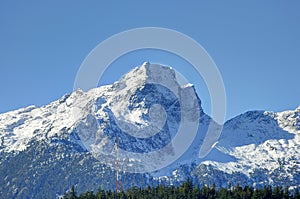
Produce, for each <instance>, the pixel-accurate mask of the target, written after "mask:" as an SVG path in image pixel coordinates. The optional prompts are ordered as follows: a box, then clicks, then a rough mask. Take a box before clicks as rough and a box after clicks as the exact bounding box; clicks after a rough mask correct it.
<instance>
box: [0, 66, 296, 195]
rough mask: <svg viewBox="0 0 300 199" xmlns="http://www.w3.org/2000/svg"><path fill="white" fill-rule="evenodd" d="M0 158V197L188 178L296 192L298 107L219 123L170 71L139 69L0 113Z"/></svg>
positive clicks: (191, 89) (175, 181) (248, 114)
mask: <svg viewBox="0 0 300 199" xmlns="http://www.w3.org/2000/svg"><path fill="white" fill-rule="evenodd" d="M210 128H211V129H215V131H216V132H218V131H221V135H220V136H219V135H218V133H217V135H214V134H213V133H211V132H210V131H209V129H210ZM201 150H206V152H207V155H205V156H201V155H199V154H200V152H201ZM0 157H1V159H0V179H2V180H1V181H0V196H1V197H3V198H43V197H46V198H54V197H59V196H61V195H62V194H63V193H64V192H66V191H68V190H69V189H70V187H71V186H72V185H75V186H76V187H77V190H78V192H83V191H86V190H91V189H93V190H97V188H99V187H101V188H102V189H115V183H116V176H117V173H118V176H119V181H120V182H119V183H120V186H121V187H122V188H123V189H126V188H129V187H131V186H141V187H145V186H148V185H150V186H156V185H158V184H165V185H179V184H181V183H182V182H183V181H185V180H186V179H187V178H190V179H192V180H193V181H194V182H195V183H198V184H199V185H200V186H202V185H206V184H207V185H212V184H215V185H216V186H217V187H228V186H230V185H234V184H240V185H250V186H254V187H262V186H265V185H272V186H273V185H274V186H275V185H282V186H290V187H297V186H299V185H300V107H298V108H297V109H295V110H290V111H284V112H279V113H276V112H271V111H249V112H246V113H243V114H241V115H239V116H237V117H235V118H232V119H230V120H229V121H227V122H225V123H224V124H217V123H216V122H215V121H214V120H213V119H212V118H211V117H210V116H208V115H207V114H206V113H205V111H204V110H203V109H202V107H201V100H200V98H199V97H198V95H197V93H196V91H195V88H194V86H193V85H192V84H187V85H182V86H181V85H180V84H179V83H178V82H177V80H176V75H175V71H174V70H173V69H172V68H171V67H167V66H162V65H158V64H150V63H144V64H143V65H141V66H139V67H136V68H134V69H133V70H131V71H130V72H129V73H127V74H126V75H124V76H123V77H122V78H121V79H120V80H119V81H117V82H115V83H113V84H111V85H106V86H101V87H98V88H94V89H91V90H89V91H87V92H84V91H82V90H76V91H74V92H72V93H70V94H66V95H64V96H63V97H61V98H60V99H58V100H56V101H54V102H52V103H50V104H48V105H45V106H42V107H36V106H29V107H26V108H21V109H18V110H15V111H11V112H7V113H3V114H1V115H0ZM116 162H118V164H116Z"/></svg>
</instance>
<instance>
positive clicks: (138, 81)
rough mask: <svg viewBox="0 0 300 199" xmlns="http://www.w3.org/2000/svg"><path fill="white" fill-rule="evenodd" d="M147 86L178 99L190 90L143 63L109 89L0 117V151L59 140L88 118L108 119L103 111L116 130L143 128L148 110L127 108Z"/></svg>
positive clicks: (168, 69) (167, 71)
mask: <svg viewBox="0 0 300 199" xmlns="http://www.w3.org/2000/svg"><path fill="white" fill-rule="evenodd" d="M149 83H150V84H157V83H159V84H160V85H162V86H163V87H166V88H168V89H171V92H174V93H175V94H176V95H177V96H178V97H179V96H180V95H181V93H180V92H179V91H180V90H188V89H190V88H192V86H191V85H187V86H183V87H182V88H181V87H180V86H179V84H178V83H177V80H176V76H175V72H174V70H173V69H172V68H171V67H167V66H162V65H158V64H150V63H148V62H145V63H144V64H143V65H141V66H140V67H136V68H134V69H133V70H131V71H130V72H129V73H127V74H125V75H124V76H123V77H122V78H121V80H120V81H118V82H115V83H114V84H112V85H107V86H101V87H98V88H94V89H91V90H90V91H88V92H83V91H81V90H77V91H74V92H72V93H71V94H66V95H64V96H63V97H61V98H60V99H59V100H56V101H54V102H52V103H50V104H49V105H46V106H43V107H35V106H29V107H26V108H22V109H19V110H15V111H11V112H7V113H4V114H1V115H0V121H1V122H0V150H1V151H6V152H11V151H21V150H24V149H26V148H27V147H28V143H29V142H30V140H32V139H36V140H40V139H50V138H51V137H53V136H62V135H61V134H62V133H71V132H72V131H73V130H74V129H75V128H76V126H78V125H81V126H82V125H83V122H84V121H85V122H89V121H87V120H86V118H87V116H88V115H90V116H92V117H96V118H98V119H99V118H102V119H104V120H105V119H108V114H107V112H105V111H104V110H105V109H107V108H109V109H110V110H111V111H112V112H113V113H114V116H115V117H116V119H117V120H118V121H121V123H120V124H119V125H120V126H126V127H127V128H128V126H130V128H140V127H143V126H147V125H149V121H147V120H145V119H144V118H143V115H145V114H148V111H149V110H148V109H147V107H145V105H144V104H143V102H140V105H137V104H135V106H139V107H140V108H135V109H132V110H128V107H129V106H132V104H131V101H132V99H131V97H132V94H133V93H135V92H136V91H137V90H138V89H142V88H143V87H144V86H145V85H146V84H149ZM193 92H194V90H193ZM185 95H186V94H185ZM93 115H94V116H93ZM157 121H159V120H157ZM95 128H96V127H95ZM97 128H100V127H99V126H97Z"/></svg>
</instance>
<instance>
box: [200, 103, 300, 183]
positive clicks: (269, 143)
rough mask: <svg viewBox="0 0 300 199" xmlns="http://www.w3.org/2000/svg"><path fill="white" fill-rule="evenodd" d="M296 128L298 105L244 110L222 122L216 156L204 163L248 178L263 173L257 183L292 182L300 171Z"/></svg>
mask: <svg viewBox="0 0 300 199" xmlns="http://www.w3.org/2000/svg"><path fill="white" fill-rule="evenodd" d="M299 128H300V123H299V108H297V109H296V110H294V111H284V112H280V113H274V112H269V111H250V112H247V113H245V114H242V115H240V116H237V117H236V118H233V119H231V120H230V121H228V122H226V123H225V125H224V129H223V132H222V135H221V137H220V140H219V142H218V143H217V145H216V146H215V149H214V152H213V153H212V154H215V157H214V156H213V155H211V156H210V157H209V160H207V161H205V162H203V164H206V165H213V166H214V168H218V170H221V171H223V172H225V173H229V174H232V173H236V172H240V173H242V174H244V175H245V176H248V177H249V179H255V178H256V177H257V175H258V176H259V175H261V174H259V173H263V176H260V180H261V179H262V181H263V182H260V183H270V184H273V183H275V182H276V183H278V181H280V180H281V181H282V182H284V183H287V184H295V183H297V178H298V177H297V176H298V174H299V172H300V159H299V157H300V136H299ZM218 157H219V158H218ZM220 157H222V159H221V158H220ZM254 183H255V181H254Z"/></svg>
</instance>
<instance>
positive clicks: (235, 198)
mask: <svg viewBox="0 0 300 199" xmlns="http://www.w3.org/2000/svg"><path fill="white" fill-rule="evenodd" d="M63 198H64V199H155V198H159V199H198V198H201V199H219V198H220V199H269V198H271V199H300V195H299V189H298V188H297V189H294V190H293V191H292V192H291V191H290V190H289V188H288V187H285V188H283V187H281V186H276V187H274V188H272V187H271V186H265V187H264V188H262V189H254V188H252V187H249V186H245V187H241V186H239V185H236V186H234V187H229V188H221V189H217V188H216V187H215V186H214V185H213V186H212V187H209V186H203V187H202V188H199V187H198V186H195V185H194V184H193V183H192V182H191V181H190V180H188V181H186V182H185V183H183V184H182V185H181V186H179V187H174V186H168V187H167V186H162V185H160V186H157V187H147V188H138V187H132V188H130V189H127V190H126V191H120V192H116V191H110V190H108V191H104V190H102V189H100V188H99V189H98V191H97V192H96V193H94V192H93V191H87V192H85V193H81V194H80V195H78V194H77V193H76V191H75V188H74V186H72V188H71V190H70V191H69V193H65V194H64V196H63Z"/></svg>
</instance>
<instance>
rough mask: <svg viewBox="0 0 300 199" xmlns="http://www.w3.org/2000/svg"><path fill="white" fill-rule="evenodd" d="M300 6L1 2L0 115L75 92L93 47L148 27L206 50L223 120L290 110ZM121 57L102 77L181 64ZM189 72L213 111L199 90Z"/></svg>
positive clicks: (154, 56) (297, 95) (297, 93)
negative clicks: (222, 96)
mask: <svg viewBox="0 0 300 199" xmlns="http://www.w3.org/2000/svg"><path fill="white" fill-rule="evenodd" d="M129 2H130V3H129ZM299 10H300V2H299V1H296V0H291V1H273V0H272V1H271V0H269V1H259V0H257V1H243V2H242V1H226V2H225V1H209V2H208V1H205V2H204V1H186V2H183V1H182V2H181V3H175V1H128V2H127V3H125V2H124V1H105V2H102V1H73V0H72V1H56V0H54V1H47V2H45V1H43V2H41V1H1V2H0V90H1V94H0V113H3V112H6V111H9V110H14V109H17V108H21V107H25V106H28V105H31V104H35V105H38V106H42V105H45V104H48V103H49V102H51V101H54V100H56V99H58V98H60V97H61V96H62V95H63V94H65V93H69V92H71V91H72V89H73V83H74V78H75V76H76V72H77V70H78V68H79V66H80V65H81V63H82V61H83V60H84V58H85V57H86V56H87V54H88V53H89V52H90V51H91V50H92V49H93V48H94V47H95V46H96V45H97V44H99V43H100V42H101V41H103V40H105V39H107V38H108V37H110V36H112V35H113V34H116V33H119V32H121V31H125V30H128V29H132V28H138V27H145V26H157V27H165V28H170V29H174V30H177V31H180V32H182V33H184V34H186V35H188V36H190V37H192V38H193V39H195V40H196V41H197V42H199V43H200V44H201V45H202V46H203V47H204V48H205V49H206V50H207V52H208V53H209V54H210V55H211V57H212V58H213V60H214V61H215V63H216V64H217V66H218V68H219V70H220V72H221V74H222V76H223V80H224V84H225V88H226V93H227V118H231V117H233V116H236V115H238V114H240V113H243V112H245V111H247V110H253V109H266V110H273V111H282V110H286V109H295V108H296V107H298V106H300V86H299V85H300V84H299V82H300V81H299V80H300V78H299V77H300V12H299ZM126 56H127V57H126ZM126 56H123V57H121V58H120V59H118V60H117V61H116V62H115V63H114V64H113V65H114V67H115V68H114V67H113V66H112V68H111V71H108V72H107V74H106V76H105V77H104V79H103V81H102V83H109V82H112V81H115V80H117V79H118V78H119V77H120V75H121V74H122V73H125V72H126V71H128V70H129V69H130V67H133V66H136V65H139V64H141V63H142V62H143V61H150V62H160V63H163V64H166V65H173V67H174V68H176V69H177V70H179V71H185V67H187V65H185V64H187V63H184V61H183V60H180V59H179V58H178V57H176V56H173V55H170V54H168V53H165V52H159V51H154V50H152V51H151V50H149V51H142V52H139V51H138V52H133V53H130V54H128V55H126ZM116 66H118V67H119V68H116ZM112 71H113V72H112ZM188 73H189V72H188V71H187V72H186V74H185V75H186V77H187V78H188V79H189V80H190V81H191V82H192V83H194V84H195V85H196V87H197V91H198V93H199V96H200V98H201V99H202V101H203V107H204V109H205V111H206V112H208V113H209V112H210V110H209V109H210V108H209V107H210V102H209V94H208V93H207V90H205V86H203V84H202V83H201V81H200V80H199V82H197V81H198V80H197V78H194V77H193V75H191V74H190V75H191V76H189V74H188ZM190 73H191V72H190Z"/></svg>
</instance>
